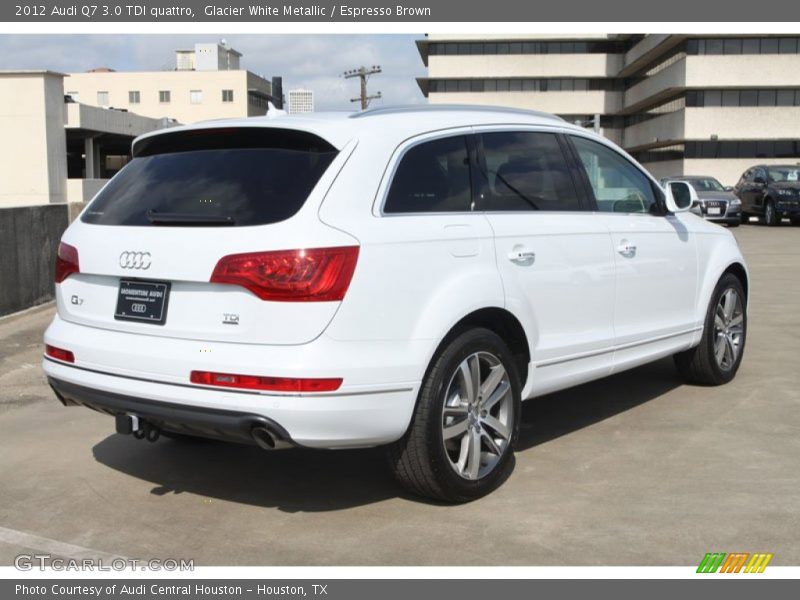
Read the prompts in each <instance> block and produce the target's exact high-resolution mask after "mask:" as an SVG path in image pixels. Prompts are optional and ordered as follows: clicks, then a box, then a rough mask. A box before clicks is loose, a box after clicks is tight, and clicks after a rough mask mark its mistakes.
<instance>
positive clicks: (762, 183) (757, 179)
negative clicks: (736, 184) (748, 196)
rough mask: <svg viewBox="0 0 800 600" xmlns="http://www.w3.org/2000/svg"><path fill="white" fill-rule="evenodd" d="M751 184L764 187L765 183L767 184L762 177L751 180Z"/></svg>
mask: <svg viewBox="0 0 800 600" xmlns="http://www.w3.org/2000/svg"><path fill="white" fill-rule="evenodd" d="M753 183H757V184H759V185H764V184H765V183H767V180H766V179H764V178H763V177H756V178H755V179H753Z"/></svg>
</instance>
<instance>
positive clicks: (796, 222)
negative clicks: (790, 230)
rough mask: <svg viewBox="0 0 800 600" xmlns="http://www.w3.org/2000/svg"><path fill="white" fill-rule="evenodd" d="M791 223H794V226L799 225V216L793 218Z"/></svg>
mask: <svg viewBox="0 0 800 600" xmlns="http://www.w3.org/2000/svg"><path fill="white" fill-rule="evenodd" d="M792 225H794V226H795V227H797V226H798V225H800V218H798V217H795V218H793V219H792Z"/></svg>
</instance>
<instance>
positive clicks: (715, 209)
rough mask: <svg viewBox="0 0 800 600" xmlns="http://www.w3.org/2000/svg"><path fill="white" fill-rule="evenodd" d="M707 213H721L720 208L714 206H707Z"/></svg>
mask: <svg viewBox="0 0 800 600" xmlns="http://www.w3.org/2000/svg"><path fill="white" fill-rule="evenodd" d="M708 214H710V215H721V214H722V209H721V208H714V207H712V208H709V209H708Z"/></svg>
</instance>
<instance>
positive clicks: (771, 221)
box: [764, 198, 781, 227]
mask: <svg viewBox="0 0 800 600" xmlns="http://www.w3.org/2000/svg"><path fill="white" fill-rule="evenodd" d="M764 223H765V224H766V225H768V226H769V227H775V226H776V225H780V224H781V220H780V217H778V211H776V210H775V203H774V202H773V201H772V200H771V199H769V198H767V201H766V202H765V203H764Z"/></svg>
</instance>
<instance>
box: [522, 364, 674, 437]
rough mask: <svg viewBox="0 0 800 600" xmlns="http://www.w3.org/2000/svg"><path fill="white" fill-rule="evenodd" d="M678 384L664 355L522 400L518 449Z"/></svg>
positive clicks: (584, 425)
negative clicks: (608, 374)
mask: <svg viewBox="0 0 800 600" xmlns="http://www.w3.org/2000/svg"><path fill="white" fill-rule="evenodd" d="M681 384H682V382H681V380H680V378H679V377H678V374H677V373H676V371H675V366H674V365H673V362H672V358H664V359H662V360H659V361H656V362H654V363H650V364H648V365H644V366H642V367H638V368H636V369H632V370H630V371H625V372H623V373H618V374H617V375H612V376H611V377H606V378H605V379H599V380H597V381H592V382H591V383H585V384H583V385H579V386H577V387H574V388H570V389H568V390H563V391H561V392H556V393H553V394H548V395H546V396H542V397H540V398H535V399H533V400H531V401H529V402H524V403H523V405H522V422H521V425H520V434H519V441H518V443H517V452H522V451H524V450H527V449H528V448H532V447H533V446H538V445H539V444H544V443H547V442H549V441H550V440H553V439H555V438H559V437H561V436H562V435H567V434H569V433H572V432H573V431H576V430H578V429H583V428H584V427H588V426H590V425H592V424H594V423H598V422H600V421H603V420H605V419H608V418H609V417H613V416H614V415H616V414H619V413H621V412H625V411H626V410H630V409H632V408H635V407H636V406H639V405H640V404H644V403H646V402H649V401H650V400H653V399H655V398H658V397H659V396H661V395H663V394H665V393H667V392H669V391H670V390H672V389H674V388H676V387H678V386H679V385H681Z"/></svg>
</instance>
